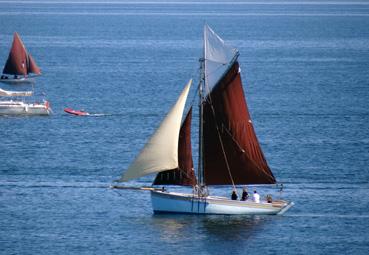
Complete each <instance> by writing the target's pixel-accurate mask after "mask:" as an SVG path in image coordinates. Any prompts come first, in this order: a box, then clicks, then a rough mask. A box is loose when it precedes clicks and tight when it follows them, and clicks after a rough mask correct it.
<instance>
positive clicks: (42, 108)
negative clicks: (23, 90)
mask: <svg viewBox="0 0 369 255" xmlns="http://www.w3.org/2000/svg"><path fill="white" fill-rule="evenodd" d="M51 113H52V110H51V108H50V107H49V106H48V104H47V102H45V103H44V104H39V103H32V104H28V103H25V102H22V101H12V100H10V101H0V115H50V114H51Z"/></svg>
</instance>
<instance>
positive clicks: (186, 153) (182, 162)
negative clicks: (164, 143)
mask: <svg viewBox="0 0 369 255" xmlns="http://www.w3.org/2000/svg"><path fill="white" fill-rule="evenodd" d="M191 119H192V107H191V109H190V110H189V112H188V113H187V115H186V118H185V120H184V122H183V124H182V127H181V130H180V133H179V142H178V164H179V169H174V170H168V171H164V172H160V173H158V174H157V175H156V178H155V180H154V183H153V185H183V186H191V185H192V186H193V185H195V184H196V177H195V173H194V170H193V161H192V148H191Z"/></svg>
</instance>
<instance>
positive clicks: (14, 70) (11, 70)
mask: <svg viewBox="0 0 369 255" xmlns="http://www.w3.org/2000/svg"><path fill="white" fill-rule="evenodd" d="M3 73H4V74H11V75H27V74H29V73H35V74H41V71H40V68H39V67H38V66H37V64H36V62H35V61H34V59H33V58H32V56H31V55H29V54H28V53H27V50H26V48H25V47H24V44H23V42H22V40H21V39H20V37H19V35H18V33H16V32H15V33H14V38H13V43H12V47H11V49H10V52H9V56H8V59H7V61H6V63H5V66H4V69H3Z"/></svg>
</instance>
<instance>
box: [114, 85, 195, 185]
mask: <svg viewBox="0 0 369 255" xmlns="http://www.w3.org/2000/svg"><path fill="white" fill-rule="evenodd" d="M191 83H192V80H190V81H189V82H188V84H187V85H186V87H185V88H184V90H183V91H182V93H181V95H180V96H179V98H178V100H177V102H176V104H175V105H174V106H173V108H172V109H171V110H170V112H169V113H168V114H167V116H166V117H165V118H164V120H163V121H162V122H161V124H160V126H159V128H158V129H157V130H156V131H155V133H154V134H153V135H152V136H151V138H150V139H149V141H148V142H147V143H146V145H145V146H144V148H143V149H142V151H141V152H140V154H139V155H138V156H137V157H136V159H135V160H134V161H133V163H132V164H131V165H130V166H129V168H128V169H127V170H126V172H125V173H124V174H123V176H122V178H121V179H120V180H121V181H128V180H131V179H135V178H138V177H141V176H144V175H148V174H152V173H157V172H161V171H166V170H170V169H175V168H178V140H179V131H180V128H181V120H182V115H183V110H184V106H185V103H186V99H187V95H188V92H189V89H190V86H191Z"/></svg>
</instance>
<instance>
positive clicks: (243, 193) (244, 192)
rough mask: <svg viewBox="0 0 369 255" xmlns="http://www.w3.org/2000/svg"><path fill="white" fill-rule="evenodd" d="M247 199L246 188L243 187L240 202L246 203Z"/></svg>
mask: <svg viewBox="0 0 369 255" xmlns="http://www.w3.org/2000/svg"><path fill="white" fill-rule="evenodd" d="M248 198H249V193H248V192H247V188H246V187H243V189H242V196H241V201H246V200H247V199H248Z"/></svg>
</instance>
